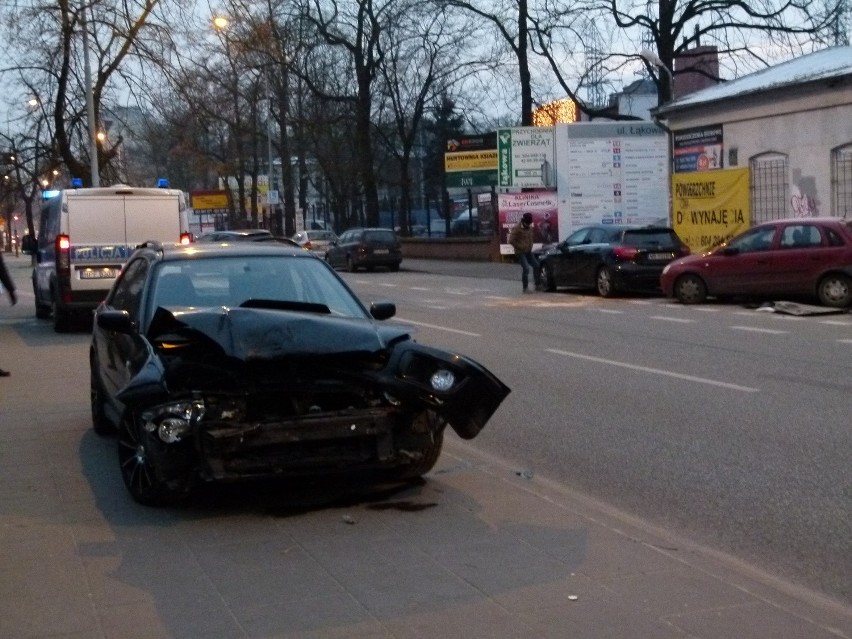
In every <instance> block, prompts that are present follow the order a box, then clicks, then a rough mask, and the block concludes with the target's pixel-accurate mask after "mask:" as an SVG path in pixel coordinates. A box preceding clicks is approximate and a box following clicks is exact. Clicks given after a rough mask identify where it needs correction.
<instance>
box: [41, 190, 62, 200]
mask: <svg viewBox="0 0 852 639" xmlns="http://www.w3.org/2000/svg"><path fill="white" fill-rule="evenodd" d="M60 193H61V191H57V190H56V189H50V190H49V191H42V192H41V199H42V200H49V199H50V198H52V197H56V196H57V195H59V194H60Z"/></svg>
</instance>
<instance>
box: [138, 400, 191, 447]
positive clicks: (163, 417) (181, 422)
mask: <svg viewBox="0 0 852 639" xmlns="http://www.w3.org/2000/svg"><path fill="white" fill-rule="evenodd" d="M205 410H206V408H205V406H204V401H203V400H201V399H194V400H190V401H181V402H173V403H170V404H160V405H159V406H154V407H152V408H149V409H148V410H146V411H144V412H143V413H142V416H141V417H142V428H144V429H145V430H146V431H147V432H149V433H156V434H157V437H159V438H160V439H161V440H162V441H163V442H165V443H166V444H174V443H177V442H179V441H181V439H183V438H184V437H185V436H186V435H187V433H189V432H190V431H191V430H192V426H193V425H194V424H196V423H197V422H198V421H199V420H200V419H201V418H202V417H204V413H205Z"/></svg>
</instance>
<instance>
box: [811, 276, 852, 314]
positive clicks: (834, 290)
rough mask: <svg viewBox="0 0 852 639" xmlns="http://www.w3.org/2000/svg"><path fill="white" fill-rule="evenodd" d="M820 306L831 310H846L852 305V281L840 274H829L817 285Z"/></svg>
mask: <svg viewBox="0 0 852 639" xmlns="http://www.w3.org/2000/svg"><path fill="white" fill-rule="evenodd" d="M817 295H818V297H819V301H820V304H822V305H823V306H830V307H831V308H846V307H847V306H850V305H852V280H850V279H849V278H848V277H846V276H845V275H843V274H841V273H831V274H830V275H826V276H825V277H824V278H822V279H821V280H820V282H819V284H818V285H817Z"/></svg>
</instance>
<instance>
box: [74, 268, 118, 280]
mask: <svg viewBox="0 0 852 639" xmlns="http://www.w3.org/2000/svg"><path fill="white" fill-rule="evenodd" d="M116 275H118V271H117V270H116V269H114V268H87V269H83V270H81V271H80V279H81V280H114V279H115V277H116Z"/></svg>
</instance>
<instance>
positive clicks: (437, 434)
mask: <svg viewBox="0 0 852 639" xmlns="http://www.w3.org/2000/svg"><path fill="white" fill-rule="evenodd" d="M417 419H419V420H420V419H422V420H424V421H425V422H426V424H425V426H426V427H427V428H428V429H429V430H430V431H431V432H432V442H431V443H430V444H429V445H428V446H426V447H425V448H422V449H420V451H419V452H420V453H421V457H420V459H417V460H416V461H414V462H413V463H412V464H410V465H408V466H402V467H400V468H395V469H393V470H392V471H391V472H390V479H392V480H393V481H410V480H412V479H419V478H420V477H422V476H423V475H425V474H426V473H428V472H429V471H430V470H432V468H433V467H434V466H435V464H436V463H438V458H439V457H440V456H441V450H442V449H443V447H444V428H445V426H446V424H445V423H444V421H443V420H442V419H441V418H440V417H438V416H437V415H435V414H434V413H432V412H430V411H429V412H426V413H423V414H422V415H421V416H419V417H418V418H417Z"/></svg>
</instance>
